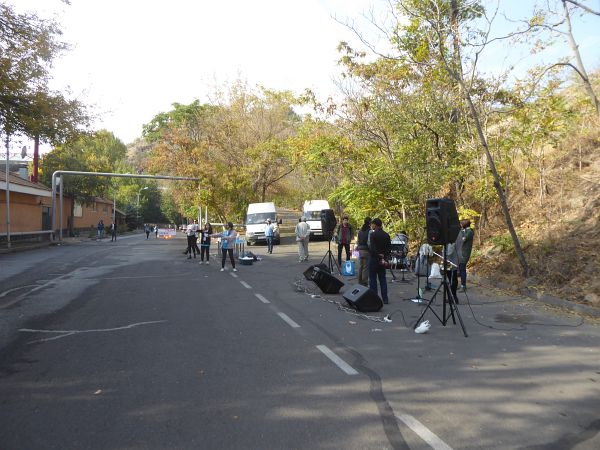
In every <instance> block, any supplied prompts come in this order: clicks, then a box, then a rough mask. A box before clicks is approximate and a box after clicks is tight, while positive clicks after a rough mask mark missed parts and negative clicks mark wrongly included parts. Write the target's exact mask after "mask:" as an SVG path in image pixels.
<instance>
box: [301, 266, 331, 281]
mask: <svg viewBox="0 0 600 450" xmlns="http://www.w3.org/2000/svg"><path fill="white" fill-rule="evenodd" d="M315 267H318V268H319V270H323V271H324V272H329V267H327V264H315V265H314V266H310V267H309V268H308V269H306V270H305V271H304V278H306V279H307V280H308V281H312V279H313V273H314V272H315Z"/></svg>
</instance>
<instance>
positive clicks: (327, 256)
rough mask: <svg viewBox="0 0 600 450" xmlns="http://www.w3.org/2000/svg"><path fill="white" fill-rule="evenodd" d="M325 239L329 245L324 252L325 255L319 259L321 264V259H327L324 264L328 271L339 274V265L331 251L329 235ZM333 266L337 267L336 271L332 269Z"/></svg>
mask: <svg viewBox="0 0 600 450" xmlns="http://www.w3.org/2000/svg"><path fill="white" fill-rule="evenodd" d="M327 241H328V242H329V247H328V249H327V251H326V252H325V255H323V258H322V259H321V264H323V261H325V260H327V263H326V265H327V267H328V268H329V273H338V274H341V273H342V272H341V270H340V266H338V263H337V261H336V260H335V258H334V256H333V253H331V236H330V237H329V239H327ZM334 267H335V268H336V269H337V272H334V271H333V268H334Z"/></svg>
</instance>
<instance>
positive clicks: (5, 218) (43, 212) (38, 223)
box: [0, 172, 125, 242]
mask: <svg viewBox="0 0 600 450" xmlns="http://www.w3.org/2000/svg"><path fill="white" fill-rule="evenodd" d="M8 200H9V201H8V207H9V208H8V211H9V214H7V182H6V173H5V172H0V241H2V242H6V240H7V230H8V222H9V217H10V235H11V241H13V240H19V239H31V238H36V239H40V238H48V239H50V238H51V232H52V224H51V223H50V221H51V217H50V212H51V208H52V190H51V189H50V188H48V187H47V186H45V185H43V184H41V183H33V182H31V181H29V180H27V179H24V178H22V177H20V176H16V175H12V174H11V175H9V179H8ZM59 201H60V198H59V195H58V194H57V195H56V205H57V208H56V214H55V217H56V219H55V220H56V224H55V227H54V228H55V229H58V227H59V218H58V214H59V212H60V208H59ZM71 210H72V212H73V224H72V227H71ZM113 211H114V215H115V221H116V223H117V225H124V224H125V213H124V212H123V211H121V210H119V209H116V208H114V210H113V202H112V201H111V200H106V199H103V198H99V197H95V198H94V199H93V200H92V201H90V202H88V203H81V202H78V201H76V200H74V199H72V198H70V197H64V198H63V207H62V224H63V233H64V234H65V235H66V234H67V233H68V230H69V229H71V228H72V229H73V230H74V231H75V232H76V233H80V232H85V231H88V230H90V229H92V228H95V227H96V224H97V223H98V222H99V221H100V219H102V220H103V221H104V223H105V224H106V225H108V224H110V223H111V221H112V217H113Z"/></svg>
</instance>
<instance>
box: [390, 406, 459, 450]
mask: <svg viewBox="0 0 600 450" xmlns="http://www.w3.org/2000/svg"><path fill="white" fill-rule="evenodd" d="M396 418H397V419H398V420H401V421H402V422H403V423H404V424H405V425H406V426H407V427H408V428H410V429H411V430H413V431H414V432H415V433H416V434H417V435H418V436H419V437H420V438H421V439H423V440H424V441H425V442H427V443H428V444H429V445H430V446H431V448H433V449H434V450H452V447H450V446H449V445H448V444H446V443H445V442H444V441H442V440H441V439H440V438H439V437H437V436H436V435H435V434H434V433H433V432H432V431H431V430H429V428H427V427H426V426H425V425H423V424H422V423H421V422H419V421H418V420H417V419H415V418H414V417H413V416H411V415H410V414H396Z"/></svg>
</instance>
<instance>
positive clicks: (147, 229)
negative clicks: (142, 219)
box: [144, 223, 158, 239]
mask: <svg viewBox="0 0 600 450" xmlns="http://www.w3.org/2000/svg"><path fill="white" fill-rule="evenodd" d="M144 233H146V239H148V238H149V237H150V233H154V237H155V238H156V239H158V225H150V224H149V223H145V224H144Z"/></svg>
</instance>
